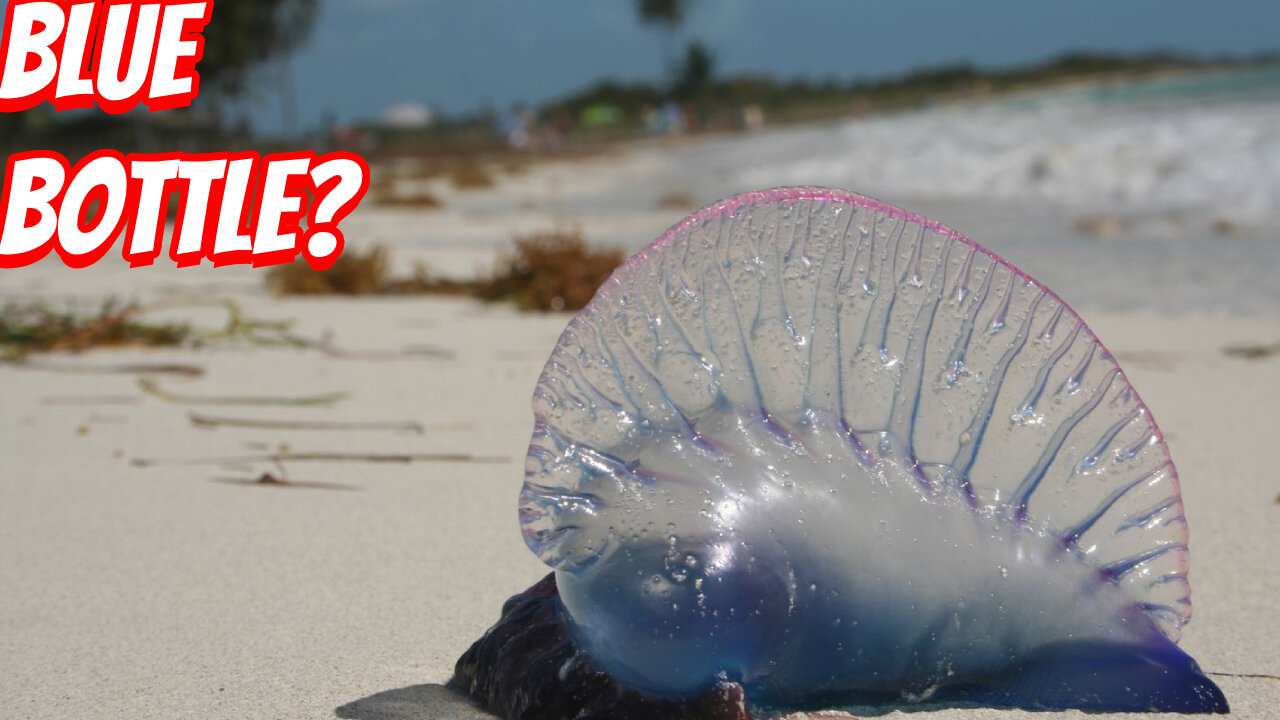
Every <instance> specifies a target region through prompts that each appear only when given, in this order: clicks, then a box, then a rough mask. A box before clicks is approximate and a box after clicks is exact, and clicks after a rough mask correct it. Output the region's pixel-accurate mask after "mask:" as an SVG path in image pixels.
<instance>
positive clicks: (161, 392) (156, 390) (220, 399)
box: [138, 378, 347, 407]
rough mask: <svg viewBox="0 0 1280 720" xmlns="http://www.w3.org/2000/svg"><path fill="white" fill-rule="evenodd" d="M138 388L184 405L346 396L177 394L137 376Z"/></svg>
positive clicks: (312, 402)
mask: <svg viewBox="0 0 1280 720" xmlns="http://www.w3.org/2000/svg"><path fill="white" fill-rule="evenodd" d="M138 388H139V389H141V390H142V391H143V392H145V393H147V394H148V395H152V396H154V397H158V398H160V399H161V400H165V401H168V402H172V403H182V404H184V405H283V406H288V407H310V406H318V405H319V406H325V405H333V404H334V403H337V402H338V401H340V400H343V399H345V398H346V397H347V394H346V393H344V392H337V393H326V394H323V395H302V396H298V397H272V396H257V395H243V396H241V395H216V396H196V395H177V394H175V393H171V392H169V391H167V390H165V389H163V388H161V387H160V385H159V384H158V383H156V381H154V380H151V379H148V378H138Z"/></svg>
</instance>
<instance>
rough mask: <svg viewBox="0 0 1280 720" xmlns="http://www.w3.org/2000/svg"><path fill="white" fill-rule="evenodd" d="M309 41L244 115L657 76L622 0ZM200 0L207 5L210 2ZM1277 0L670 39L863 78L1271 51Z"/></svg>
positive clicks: (726, 0) (914, 1)
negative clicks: (1165, 53)
mask: <svg viewBox="0 0 1280 720" xmlns="http://www.w3.org/2000/svg"><path fill="white" fill-rule="evenodd" d="M320 1H321V7H322V14H321V18H320V21H319V24H318V25H317V27H316V28H315V31H314V33H313V35H312V38H311V41H310V42H309V43H308V44H307V45H306V46H305V47H304V48H303V49H302V50H301V51H299V52H298V53H297V54H296V55H295V56H294V57H293V58H291V59H290V61H289V63H288V64H287V67H283V66H282V67H278V68H273V69H270V70H269V71H265V72H263V73H262V74H261V79H260V84H259V91H258V96H257V99H256V101H254V102H253V103H252V104H251V105H250V107H251V113H252V117H253V122H254V125H255V126H256V127H258V128H259V129H261V130H263V131H264V132H272V131H278V129H279V128H280V127H282V122H283V120H282V118H283V112H282V105H281V104H280V102H279V100H278V95H279V92H280V88H282V87H285V85H286V84H285V83H284V82H283V81H282V78H283V77H292V79H293V88H294V90H293V93H294V97H295V103H296V112H297V118H298V121H297V122H298V124H299V125H300V126H301V129H307V128H311V127H315V126H317V125H318V123H319V122H320V121H321V119H322V118H325V117H334V118H336V119H340V120H344V121H352V120H360V119H371V118H377V117H379V116H381V115H382V114H383V113H384V112H385V111H386V109H387V108H388V107H390V106H393V105H396V104H398V103H404V102H414V103H422V104H425V105H428V106H430V107H431V108H433V109H434V110H436V111H437V112H444V113H450V114H457V113H466V112H471V111H474V110H476V109H478V108H479V107H481V106H482V105H483V104H486V103H489V104H492V105H494V106H496V107H505V106H509V105H511V104H514V103H521V102H523V103H532V104H536V103H540V102H543V101H546V100H549V99H552V98H555V97H558V96H563V95H566V94H568V93H571V92H573V91H575V90H578V89H581V88H583V87H585V86H587V85H589V84H591V83H593V82H596V81H598V80H600V79H603V78H606V77H611V78H616V79H622V80H658V79H660V78H661V77H662V76H663V68H664V67H665V60H664V58H665V57H666V55H665V51H666V50H667V49H668V48H670V47H672V46H673V43H672V42H671V39H670V38H669V37H664V34H663V32H662V31H661V30H660V29H658V28H655V27H647V26H644V25H642V24H641V23H640V22H639V21H638V19H637V15H636V12H635V3H634V2H632V1H631V0H320ZM216 11H217V10H216V4H215V12H216ZM1277 28H1280V2H1276V0H1214V1H1213V2H1206V1H1205V0H1072V1H1071V2H1066V1H1063V2H1053V3H1051V2H1049V0H966V1H964V2H956V1H954V0H881V1H880V2H859V1H857V0H694V6H693V11H692V14H691V15H690V17H689V18H688V21H687V23H686V25H685V27H684V28H683V30H682V31H681V34H680V38H679V39H677V40H676V41H675V43H674V46H675V47H679V46H680V45H683V43H684V42H686V41H688V40H690V39H697V40H699V41H701V42H702V43H704V44H705V45H706V46H708V47H709V48H710V49H711V50H712V51H713V53H714V54H715V57H716V61H717V68H718V72H719V73H720V74H730V75H731V74H737V73H745V72H769V73H772V74H773V75H775V76H779V77H788V78H790V77H799V76H803V77H810V78H827V77H834V78H838V79H841V80H847V79H853V78H876V77H883V76H886V75H894V74H900V73H904V72H907V71H910V70H912V69H916V68H920V67H928V66H937V65H942V64H948V63H954V62H958V61H967V62H972V63H975V64H977V65H979V66H983V67H988V68H999V67H1009V66H1013V65H1018V64H1023V63H1028V62H1035V61H1039V60H1043V59H1046V58H1049V57H1052V56H1055V55H1058V54H1061V53H1063V52H1066V51H1069V50H1097V51H1143V50H1153V49H1170V50H1177V51H1183V52H1189V53H1196V54H1210V55H1216V54H1222V53H1228V54H1235V55H1246V54H1252V53H1257V52H1262V51H1274V50H1280V32H1277Z"/></svg>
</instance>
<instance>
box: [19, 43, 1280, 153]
mask: <svg viewBox="0 0 1280 720" xmlns="http://www.w3.org/2000/svg"><path fill="white" fill-rule="evenodd" d="M688 51H689V52H688V55H687V57H686V60H685V67H684V70H683V71H682V72H681V73H679V74H678V75H677V77H675V78H674V79H673V80H672V81H668V82H664V83H656V82H655V83H647V82H637V83H620V82H616V81H611V80H605V81H602V82H599V83H597V84H595V85H592V86H591V87H588V88H586V89H584V90H582V91H580V92H577V93H574V94H572V95H569V96H567V97H564V98H560V99H557V100H554V101H551V102H547V103H544V104H542V105H540V106H537V107H526V108H521V109H501V110H500V109H496V108H491V109H487V110H482V111H479V112H476V113H471V114H466V115H454V116H438V117H437V118H436V121H435V122H434V123H433V124H432V125H431V126H429V127H424V128H419V129H414V130H397V129H391V128H386V127H381V126H379V125H378V124H377V123H365V124H362V125H360V126H358V127H356V128H348V129H346V130H345V131H344V133H345V134H343V135H339V134H337V133H335V132H333V131H331V129H330V128H322V129H320V130H319V131H317V132H314V133H312V134H311V135H310V136H309V137H303V138H291V139H284V138H279V139H276V140H275V141H273V142H272V143H265V142H263V141H261V140H258V139H255V138H254V137H253V136H252V134H251V133H250V131H249V128H248V127H246V126H245V125H244V124H239V125H237V126H235V127H231V126H227V125H226V124H225V123H223V122H221V121H220V120H219V118H218V114H217V113H211V112H199V111H174V112H168V113H158V114H156V115H154V116H152V115H149V114H146V113H138V114H130V115H125V116H112V115H105V114H103V113H100V112H97V111H79V112H74V113H66V114H63V113H58V114H55V113H54V112H53V110H52V108H51V107H49V106H48V105H47V104H45V105H40V106H38V107H36V108H33V109H32V110H29V111H27V112H24V113H6V114H4V115H3V117H0V153H8V152H14V151H17V150H24V149H30V148H39V149H47V150H56V151H59V152H62V153H63V154H64V155H66V156H68V157H69V158H72V159H73V160H74V159H75V158H76V157H79V156H81V155H83V154H85V153H88V152H90V151H91V150H93V149H97V148H102V147H112V148H116V149H118V150H121V151H123V152H136V151H143V152H156V151H160V150H175V149H178V150H183V151H187V152H199V151H216V150H224V149H249V148H256V149H259V150H260V151H263V152H269V151H273V150H276V149H279V148H281V147H296V146H297V144H298V143H303V144H306V145H309V146H315V147H316V148H317V149H323V148H333V147H344V148H346V149H354V150H359V151H361V152H365V153H366V154H369V155H374V156H376V155H379V154H388V155H398V154H403V153H405V152H411V153H416V154H425V155H428V156H430V155H447V156H465V155H472V154H475V153H489V152H501V151H505V150H508V149H511V148H512V147H517V149H519V150H521V151H527V150H542V149H549V150H551V151H554V152H563V151H564V150H572V149H574V148H580V149H583V150H586V151H589V149H590V148H591V147H592V146H593V145H597V144H599V143H601V142H608V141H611V140H614V139H618V138H626V137H632V136H635V135H637V134H640V133H646V132H650V133H651V132H669V131H670V130H671V123H672V122H677V123H678V124H679V125H680V129H681V130H684V131H690V130H692V131H698V130H728V129H734V128H740V127H744V126H745V127H750V126H752V124H753V123H759V122H763V121H766V120H767V122H768V123H769V124H785V123H792V122H800V121H806V120H819V119H826V118H834V117H844V116H848V115H854V114H863V113H875V112H886V111H893V110H898V109H904V108H912V107H919V106H921V105H925V104H928V103H933V102H945V101H948V100H954V99H963V98H968V97H983V96H986V95H990V94H995V93H1001V92H1008V91H1011V90H1017V89H1024V88H1031V87H1040V86H1047V85H1052V84H1055V83H1062V82H1068V81H1072V80H1082V79H1085V80H1087V79H1099V78H1105V77H1140V76H1143V75H1150V74H1154V73H1161V72H1170V71H1202V70H1213V69H1231V68H1241V67H1247V66H1260V65H1268V64H1280V53H1272V54H1267V55H1258V56H1253V57H1248V58H1239V57H1235V58H1231V57H1222V58H1205V57H1196V56H1191V55H1185V54H1179V53H1173V52H1153V53H1144V54H1137V55H1132V54H1130V55H1126V54H1119V53H1091V52H1076V53H1070V54H1066V55H1062V56H1060V57H1057V58H1055V59H1052V60H1049V61H1047V62H1044V63H1039V64H1035V65H1029V66H1024V67H1018V68H1010V69H988V68H979V67H977V66H975V65H972V64H968V63H956V64H952V65H945V66H940V67H933V68H925V69H921V70H916V71H913V72H910V73H906V74H904V75H900V76H897V77H889V78H882V79H850V80H839V79H831V78H828V79H822V80H813V79H800V78H798V79H779V78H775V77H772V76H770V75H766V74H748V75H737V76H731V77H719V76H717V75H716V73H715V72H714V70H715V68H714V57H713V56H712V55H711V54H710V53H709V52H707V51H706V50H705V49H704V48H701V47H699V46H696V44H694V45H690V46H689V48H688ZM424 82H428V81H426V80H424ZM425 89H426V88H424V90H425ZM513 118H516V119H517V120H518V122H519V130H520V132H524V133H526V134H527V135H528V137H529V140H528V142H527V144H524V145H515V144H513V143H512V135H511V133H510V127H511V125H510V124H511V121H512V119H513ZM504 126H505V127H506V129H504Z"/></svg>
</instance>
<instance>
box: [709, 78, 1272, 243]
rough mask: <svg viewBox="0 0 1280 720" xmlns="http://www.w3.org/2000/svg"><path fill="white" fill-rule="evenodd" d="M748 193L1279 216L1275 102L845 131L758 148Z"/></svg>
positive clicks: (1052, 109) (1022, 111) (775, 138)
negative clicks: (867, 194)
mask: <svg viewBox="0 0 1280 720" xmlns="http://www.w3.org/2000/svg"><path fill="white" fill-rule="evenodd" d="M757 152H758V153H759V154H758V155H756V156H755V157H751V156H743V155H737V157H750V158H751V162H749V163H747V164H743V165H741V166H739V167H737V168H734V170H735V175H736V177H737V179H738V180H739V181H740V182H742V183H744V184H746V185H753V186H764V185H778V184H797V183H821V184H829V185H834V186H838V187H856V188H866V189H868V190H869V191H871V192H878V193H882V194H886V195H907V196H922V197H939V198H957V199H965V198H981V199H1015V200H1021V199H1035V200H1050V201H1055V202H1060V203H1062V204H1064V205H1068V206H1083V205H1095V206H1096V205H1101V206H1104V207H1116V208H1131V209H1135V210H1166V209H1190V210H1207V211H1211V212H1213V213H1215V214H1217V215H1219V216H1222V217H1232V218H1237V219H1243V220H1257V219H1261V218H1264V217H1268V216H1273V215H1277V214H1280V102H1265V103H1237V104H1231V105H1198V104H1194V103H1184V104H1168V103H1165V104H1161V105H1159V106H1116V105H1110V104H1101V103H1096V102H1087V101H1082V100H1080V99H1078V98H1074V97H1071V96H1064V97H1061V98H1057V99H1047V98H1046V99H1041V100H1037V101H1023V102H1008V103H991V104H973V105H963V106H952V107H945V108H940V109H934V110H929V111H921V112H912V113H904V114H899V115H893V116H882V117H876V118H870V119H863V120H851V121H848V122H845V123H841V124H839V125H836V126H829V127H825V128H820V129H819V128H808V129H804V130H798V131H792V132H781V133H776V134H773V135H771V136H768V137H767V138H761V142H760V144H759V145H758V146H757Z"/></svg>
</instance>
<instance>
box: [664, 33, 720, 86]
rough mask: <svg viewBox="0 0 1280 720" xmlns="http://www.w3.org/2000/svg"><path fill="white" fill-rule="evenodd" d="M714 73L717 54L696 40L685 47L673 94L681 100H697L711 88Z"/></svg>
mask: <svg viewBox="0 0 1280 720" xmlns="http://www.w3.org/2000/svg"><path fill="white" fill-rule="evenodd" d="M714 73H715V56H714V55H712V54H711V51H710V50H707V48H706V46H704V45H703V44H702V43H700V42H698V41H696V40H695V41H693V42H691V43H689V44H688V46H686V47H685V51H684V60H683V61H682V62H681V63H680V69H679V71H678V72H677V73H676V78H675V84H674V85H673V86H672V88H671V94H672V95H675V96H676V97H678V98H680V99H681V100H695V99H697V98H698V97H699V96H701V95H703V94H705V93H706V91H707V90H708V89H710V88H711V85H712V79H713V77H712V76H713V75H714Z"/></svg>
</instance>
